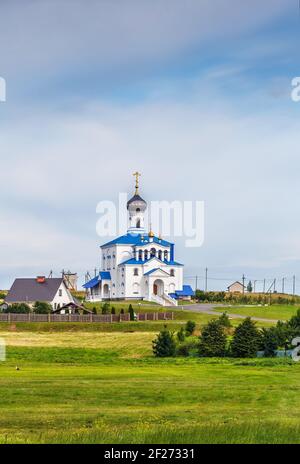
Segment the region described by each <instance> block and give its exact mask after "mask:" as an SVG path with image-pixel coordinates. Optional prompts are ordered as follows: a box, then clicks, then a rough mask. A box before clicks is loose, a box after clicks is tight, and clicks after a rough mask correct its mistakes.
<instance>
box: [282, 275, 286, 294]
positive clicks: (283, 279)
mask: <svg viewBox="0 0 300 464" xmlns="http://www.w3.org/2000/svg"><path fill="white" fill-rule="evenodd" d="M284 281H285V277H283V278H282V294H283V295H284Z"/></svg>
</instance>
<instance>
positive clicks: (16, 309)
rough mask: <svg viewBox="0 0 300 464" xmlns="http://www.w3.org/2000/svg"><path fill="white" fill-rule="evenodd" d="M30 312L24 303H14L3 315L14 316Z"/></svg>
mask: <svg viewBox="0 0 300 464" xmlns="http://www.w3.org/2000/svg"><path fill="white" fill-rule="evenodd" d="M30 311H31V310H30V306H28V304H26V303H14V304H12V305H11V306H9V307H8V308H7V309H5V310H4V312H5V313H15V314H28V313H30Z"/></svg>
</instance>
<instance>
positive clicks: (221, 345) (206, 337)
mask: <svg viewBox="0 0 300 464" xmlns="http://www.w3.org/2000/svg"><path fill="white" fill-rule="evenodd" d="M226 341H227V339H226V335H225V332H224V327H222V326H221V324H220V323H219V321H210V322H209V323H208V324H207V325H206V326H204V327H203V330H202V334H201V336H200V344H199V355H200V356H205V357H219V356H225V354H226Z"/></svg>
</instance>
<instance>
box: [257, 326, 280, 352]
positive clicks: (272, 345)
mask: <svg viewBox="0 0 300 464" xmlns="http://www.w3.org/2000/svg"><path fill="white" fill-rule="evenodd" d="M278 345H279V341H278V331H277V329H276V327H270V328H269V329H266V328H263V329H262V335H261V348H262V350H263V351H264V355H265V357H267V358H273V357H274V356H276V353H275V351H276V350H277V348H278Z"/></svg>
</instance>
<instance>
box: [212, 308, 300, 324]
mask: <svg viewBox="0 0 300 464" xmlns="http://www.w3.org/2000/svg"><path fill="white" fill-rule="evenodd" d="M215 309H216V311H217V312H221V313H223V312H224V308H215ZM298 309H300V306H293V305H271V306H244V307H242V306H231V307H227V308H226V311H227V312H228V313H232V314H241V315H243V316H251V317H262V318H264V319H274V320H275V319H277V320H281V321H284V320H288V319H290V318H291V317H292V316H294V315H295V314H296V313H297V310H298Z"/></svg>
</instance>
